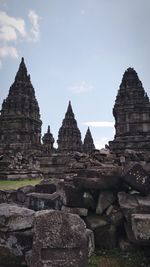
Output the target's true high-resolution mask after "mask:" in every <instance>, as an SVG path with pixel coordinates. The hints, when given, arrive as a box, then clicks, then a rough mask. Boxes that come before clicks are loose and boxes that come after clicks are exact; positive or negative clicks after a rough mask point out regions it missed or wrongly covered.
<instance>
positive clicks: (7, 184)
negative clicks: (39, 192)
mask: <svg viewBox="0 0 150 267" xmlns="http://www.w3.org/2000/svg"><path fill="white" fill-rule="evenodd" d="M40 181H41V180H40V179H32V180H15V181H8V180H7V181H5V180H2V181H0V190H9V189H17V188H19V187H22V186H26V185H36V184H39V183H40Z"/></svg>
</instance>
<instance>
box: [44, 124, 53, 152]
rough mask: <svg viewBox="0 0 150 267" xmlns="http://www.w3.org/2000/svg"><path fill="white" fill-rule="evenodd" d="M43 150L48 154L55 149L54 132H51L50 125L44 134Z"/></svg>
mask: <svg viewBox="0 0 150 267" xmlns="http://www.w3.org/2000/svg"><path fill="white" fill-rule="evenodd" d="M42 141H43V148H44V149H43V150H44V153H46V154H51V153H52V152H53V150H54V148H53V144H54V141H55V140H54V137H53V135H52V133H51V132H50V126H49V125H48V129H47V133H45V134H44V136H43V138H42Z"/></svg>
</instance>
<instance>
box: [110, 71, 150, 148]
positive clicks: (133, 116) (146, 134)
mask: <svg viewBox="0 0 150 267" xmlns="http://www.w3.org/2000/svg"><path fill="white" fill-rule="evenodd" d="M113 115H114V117H115V129H116V134H115V137H114V140H113V141H111V142H109V145H110V149H111V150H112V151H114V152H123V151H125V150H126V149H130V150H135V151H137V152H140V151H141V152H142V151H149V150H150V102H149V98H148V96H147V94H146V93H145V90H144V88H143V85H142V83H141V81H140V80H139V78H138V75H137V73H136V71H135V70H134V69H133V68H128V69H127V70H126V71H125V73H124V75H123V79H122V82H121V85H120V89H119V91H118V94H117V97H116V101H115V105H114V108H113Z"/></svg>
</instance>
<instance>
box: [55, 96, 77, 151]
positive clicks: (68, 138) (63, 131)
mask: <svg viewBox="0 0 150 267" xmlns="http://www.w3.org/2000/svg"><path fill="white" fill-rule="evenodd" d="M57 143H58V151H59V152H61V153H62V152H73V151H79V152H80V151H82V141H81V133H80V130H79V128H78V126H77V121H76V120H75V116H74V113H73V110H72V106H71V102H70V101H69V105H68V109H67V112H66V114H65V118H64V120H63V122H62V126H61V128H60V129H59V133H58V141H57Z"/></svg>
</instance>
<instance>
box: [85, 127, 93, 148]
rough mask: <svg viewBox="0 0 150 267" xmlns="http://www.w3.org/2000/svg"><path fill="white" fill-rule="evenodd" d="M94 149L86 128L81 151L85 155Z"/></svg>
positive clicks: (88, 130) (89, 133)
mask: <svg viewBox="0 0 150 267" xmlns="http://www.w3.org/2000/svg"><path fill="white" fill-rule="evenodd" d="M94 149H95V145H94V142H93V138H92V134H91V131H90V128H89V127H88V129H87V132H86V134H85V138H84V142H83V151H84V152H85V153H91V152H92V151H93V150H94Z"/></svg>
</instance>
